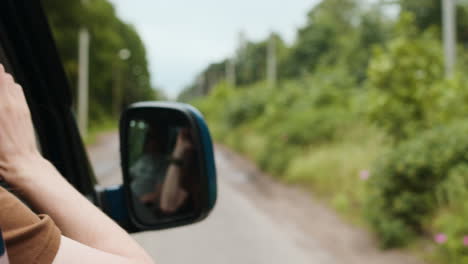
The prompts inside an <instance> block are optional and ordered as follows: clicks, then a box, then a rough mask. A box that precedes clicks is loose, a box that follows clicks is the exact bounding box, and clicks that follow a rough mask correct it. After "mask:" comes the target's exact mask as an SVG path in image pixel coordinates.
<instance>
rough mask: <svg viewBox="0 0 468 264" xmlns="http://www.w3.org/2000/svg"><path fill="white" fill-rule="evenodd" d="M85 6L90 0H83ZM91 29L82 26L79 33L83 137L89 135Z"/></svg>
mask: <svg viewBox="0 0 468 264" xmlns="http://www.w3.org/2000/svg"><path fill="white" fill-rule="evenodd" d="M81 3H82V5H83V6H85V5H86V4H88V0H81ZM90 39H91V38H90V35H89V31H88V29H87V28H85V27H81V29H80V31H79V33H78V83H77V88H78V109H77V112H78V127H79V129H80V132H81V136H82V137H86V136H87V135H88V107H89V103H88V98H89V42H90Z"/></svg>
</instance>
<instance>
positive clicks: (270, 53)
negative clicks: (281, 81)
mask: <svg viewBox="0 0 468 264" xmlns="http://www.w3.org/2000/svg"><path fill="white" fill-rule="evenodd" d="M266 60H267V61H266V65H267V84H268V87H269V88H274V87H276V80H277V59H276V39H275V35H274V34H271V35H270V39H269V40H268V47H267V59H266Z"/></svg>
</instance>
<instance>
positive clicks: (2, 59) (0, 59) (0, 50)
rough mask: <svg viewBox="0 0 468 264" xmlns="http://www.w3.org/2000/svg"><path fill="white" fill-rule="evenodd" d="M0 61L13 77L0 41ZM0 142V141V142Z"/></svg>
mask: <svg viewBox="0 0 468 264" xmlns="http://www.w3.org/2000/svg"><path fill="white" fill-rule="evenodd" d="M0 63H1V64H2V65H3V66H4V67H5V70H6V71H7V72H8V73H10V74H12V75H13V77H15V76H14V73H13V72H14V71H13V69H12V67H11V64H10V62H9V60H8V56H7V54H6V53H5V49H4V48H3V46H2V43H0ZM34 132H35V135H36V144H37V145H38V147H39V151H41V144H40V142H39V138H38V135H37V133H36V131H34ZM0 144H1V142H0Z"/></svg>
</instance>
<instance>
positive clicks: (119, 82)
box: [42, 0, 157, 125]
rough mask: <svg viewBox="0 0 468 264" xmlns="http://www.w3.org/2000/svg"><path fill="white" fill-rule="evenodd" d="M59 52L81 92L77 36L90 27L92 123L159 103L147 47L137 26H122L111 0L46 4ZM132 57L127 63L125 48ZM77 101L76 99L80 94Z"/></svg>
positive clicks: (51, 1)
mask: <svg viewBox="0 0 468 264" xmlns="http://www.w3.org/2000/svg"><path fill="white" fill-rule="evenodd" d="M42 3H43V6H44V9H45V11H46V14H47V16H48V18H49V22H50V25H51V27H52V30H53V33H54V37H55V40H56V43H57V47H58V50H59V53H60V55H61V57H62V61H63V64H64V66H65V70H66V72H67V75H68V77H69V81H70V86H71V87H72V89H73V93H74V94H76V83H77V77H78V32H79V29H80V28H81V27H86V28H88V29H89V32H90V35H91V42H90V43H91V45H90V67H89V68H90V77H89V78H90V82H89V85H90V88H89V89H90V121H91V125H99V124H100V123H101V122H103V121H105V120H107V119H109V118H110V117H113V118H115V117H116V115H117V114H118V113H119V112H120V110H121V109H122V108H123V107H124V106H125V105H127V104H129V103H132V102H135V101H139V100H151V99H154V98H155V97H156V96H157V94H156V92H155V90H154V89H152V87H151V83H150V73H149V71H148V61H147V58H146V50H145V46H144V44H143V42H142V40H141V38H140V36H139V35H138V32H137V31H136V30H135V28H134V27H133V26H132V25H131V24H128V23H125V22H123V21H122V20H121V19H119V18H118V17H117V15H116V12H115V9H114V7H113V6H112V4H111V3H109V1H107V0H90V1H87V4H86V5H84V4H83V1H80V0H68V1H60V0H43V1H42ZM124 49H125V50H128V51H130V54H131V56H130V57H129V58H128V60H126V61H123V60H122V59H121V58H119V52H120V51H121V50H124ZM75 98H76V96H75Z"/></svg>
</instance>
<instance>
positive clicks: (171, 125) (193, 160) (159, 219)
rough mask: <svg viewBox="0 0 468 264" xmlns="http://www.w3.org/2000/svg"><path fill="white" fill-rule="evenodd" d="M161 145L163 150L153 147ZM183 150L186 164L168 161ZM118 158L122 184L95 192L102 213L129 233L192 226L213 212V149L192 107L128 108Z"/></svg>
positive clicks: (165, 104)
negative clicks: (149, 199) (119, 159)
mask: <svg viewBox="0 0 468 264" xmlns="http://www.w3.org/2000/svg"><path fill="white" fill-rule="evenodd" d="M162 145H164V148H162V147H159V148H158V147H155V146H162ZM182 145H185V146H187V145H188V147H185V149H186V151H185V153H190V155H185V156H186V157H183V158H185V160H178V159H175V158H173V156H174V155H175V153H176V152H177V153H179V152H180V151H178V150H179V149H184V148H183V147H179V146H182ZM148 146H149V147H148ZM187 149H188V151H187ZM120 154H121V165H122V174H123V178H124V184H123V186H122V187H121V188H119V187H113V188H108V189H105V190H102V191H100V192H99V193H100V194H99V196H100V197H101V198H100V199H99V200H102V201H101V202H100V204H101V205H103V210H104V212H106V213H107V214H108V215H109V216H111V217H112V218H113V219H114V220H117V222H119V223H120V224H121V225H122V226H123V227H124V228H126V229H127V230H128V231H130V232H136V231H144V230H159V229H166V228H171V227H177V226H183V225H188V224H192V223H195V222H198V221H201V220H203V219H204V218H206V217H207V216H208V214H209V213H210V212H211V210H212V209H213V208H214V206H215V203H216V198H217V185H216V168H215V160H214V152H213V144H212V141H211V136H210V133H209V130H208V127H207V125H206V123H205V121H204V119H203V117H202V115H201V113H200V112H199V111H198V110H197V109H195V108H194V107H192V106H190V105H187V104H182V103H169V102H140V103H136V104H133V105H131V106H130V107H128V108H127V109H126V110H125V111H124V112H123V114H122V116H121V120H120ZM150 154H151V155H150ZM147 156H151V158H147ZM187 157H188V158H187ZM143 160H144V162H143ZM156 167H157V168H159V169H158V170H155V169H154V168H156ZM142 172H144V173H142ZM173 179H177V180H176V181H174V180H173ZM174 182H176V183H174ZM174 186H176V187H174ZM143 189H144V190H143ZM145 192H146V193H145ZM172 193H174V194H180V195H176V196H174V195H172V196H171V194H172ZM149 194H151V195H149ZM148 196H150V197H152V198H151V199H152V200H151V201H150V203H148V200H147V198H145V199H143V198H142V197H148ZM167 197H171V198H172V197H176V199H172V200H171V199H169V198H167ZM166 201H177V202H175V203H172V207H171V206H169V207H168V206H167V204H169V205H171V203H170V202H169V203H168V202H166ZM119 203H125V204H126V206H125V208H126V213H125V212H119V211H118V204H119Z"/></svg>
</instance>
